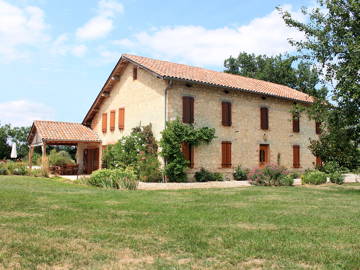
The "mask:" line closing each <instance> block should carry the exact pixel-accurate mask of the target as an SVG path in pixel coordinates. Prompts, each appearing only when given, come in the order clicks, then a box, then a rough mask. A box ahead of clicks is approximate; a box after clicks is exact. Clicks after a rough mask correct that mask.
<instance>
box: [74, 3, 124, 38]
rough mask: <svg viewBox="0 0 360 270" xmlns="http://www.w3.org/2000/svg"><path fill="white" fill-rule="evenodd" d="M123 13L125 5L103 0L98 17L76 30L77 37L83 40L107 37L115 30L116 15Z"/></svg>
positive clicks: (99, 4) (99, 6)
mask: <svg viewBox="0 0 360 270" xmlns="http://www.w3.org/2000/svg"><path fill="white" fill-rule="evenodd" d="M123 11H124V7H123V5H122V4H120V3H118V2H117V1H115V0H101V1H100V2H99V3H98V10H97V15H96V16H95V17H93V18H91V19H90V20H89V21H88V22H87V23H86V24H85V25H84V26H82V27H80V28H78V29H77V30H76V37H77V38H78V39H81V40H93V39H98V38H102V37H105V36H106V35H107V34H108V33H110V32H111V30H112V29H113V28H114V25H113V20H114V17H115V15H116V14H118V13H122V12H123Z"/></svg>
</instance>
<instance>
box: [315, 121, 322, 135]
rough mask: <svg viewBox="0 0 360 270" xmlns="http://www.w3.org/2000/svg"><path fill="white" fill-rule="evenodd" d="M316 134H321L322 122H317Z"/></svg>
mask: <svg viewBox="0 0 360 270" xmlns="http://www.w3.org/2000/svg"><path fill="white" fill-rule="evenodd" d="M315 131H316V134H321V122H315Z"/></svg>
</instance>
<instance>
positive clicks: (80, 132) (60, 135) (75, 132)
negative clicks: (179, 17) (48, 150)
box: [34, 121, 101, 142]
mask: <svg viewBox="0 0 360 270" xmlns="http://www.w3.org/2000/svg"><path fill="white" fill-rule="evenodd" d="M34 127H35V128H36V131H37V132H38V134H39V135H40V136H41V138H42V139H43V140H44V141H64V142H66V141H75V142H77V141H80V142H81V141H83V142H100V141H101V140H100V139H99V137H98V135H97V134H96V132H95V131H93V130H92V129H90V128H88V127H86V126H84V125H82V124H79V123H67V122H55V121H34Z"/></svg>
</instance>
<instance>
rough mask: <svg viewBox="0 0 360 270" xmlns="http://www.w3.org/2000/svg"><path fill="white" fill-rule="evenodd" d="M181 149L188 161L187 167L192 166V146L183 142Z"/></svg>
mask: <svg viewBox="0 0 360 270" xmlns="http://www.w3.org/2000/svg"><path fill="white" fill-rule="evenodd" d="M181 151H182V153H183V155H184V158H185V160H187V161H189V165H188V166H189V167H190V168H194V147H193V146H192V145H191V144H189V143H187V142H183V143H182V144H181Z"/></svg>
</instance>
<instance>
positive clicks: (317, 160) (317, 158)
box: [315, 157, 322, 167]
mask: <svg viewBox="0 0 360 270" xmlns="http://www.w3.org/2000/svg"><path fill="white" fill-rule="evenodd" d="M315 165H316V167H321V166H322V160H321V158H320V157H316V163H315Z"/></svg>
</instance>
